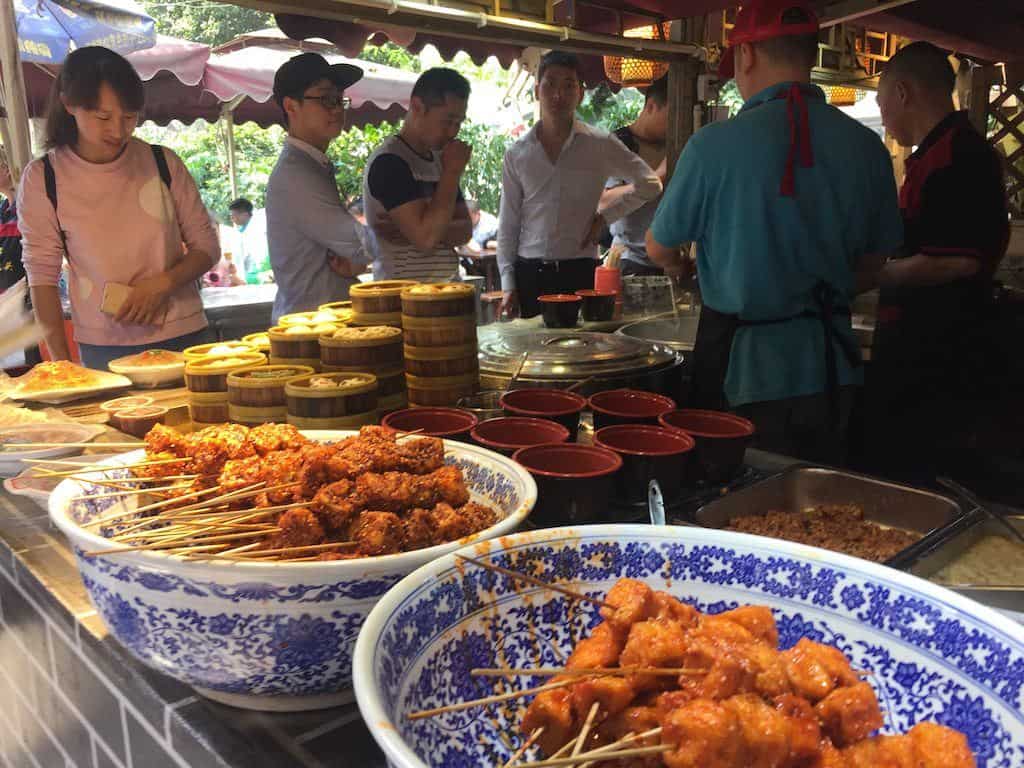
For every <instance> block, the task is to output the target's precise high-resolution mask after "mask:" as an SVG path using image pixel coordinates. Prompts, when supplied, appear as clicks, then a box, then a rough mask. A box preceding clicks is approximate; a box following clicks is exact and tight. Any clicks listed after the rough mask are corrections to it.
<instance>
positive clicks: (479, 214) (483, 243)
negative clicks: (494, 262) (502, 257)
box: [466, 200, 498, 251]
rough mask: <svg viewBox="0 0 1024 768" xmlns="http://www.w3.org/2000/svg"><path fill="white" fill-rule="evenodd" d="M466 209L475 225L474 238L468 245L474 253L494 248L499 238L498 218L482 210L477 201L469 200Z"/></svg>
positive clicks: (471, 238) (470, 239)
mask: <svg viewBox="0 0 1024 768" xmlns="http://www.w3.org/2000/svg"><path fill="white" fill-rule="evenodd" d="M466 209H467V210H468V211H469V220H470V221H471V222H472V224H473V236H472V237H470V238H469V242H468V243H466V245H467V246H468V247H469V248H471V249H472V250H474V251H482V250H483V249H484V248H493V247H494V246H495V245H496V244H497V243H496V240H497V237H498V217H497V216H495V215H494V214H493V213H488V212H487V211H485V210H482V209H481V208H480V204H479V203H478V202H477V201H476V200H467V201H466Z"/></svg>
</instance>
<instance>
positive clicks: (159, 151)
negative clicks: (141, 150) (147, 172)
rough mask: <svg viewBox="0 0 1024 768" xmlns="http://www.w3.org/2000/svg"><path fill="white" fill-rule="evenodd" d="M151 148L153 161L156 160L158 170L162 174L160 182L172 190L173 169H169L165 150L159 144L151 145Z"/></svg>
mask: <svg viewBox="0 0 1024 768" xmlns="http://www.w3.org/2000/svg"><path fill="white" fill-rule="evenodd" d="M149 148H150V149H151V150H153V159H154V160H156V169H157V172H158V173H159V174H160V181H162V182H163V183H164V186H165V187H167V189H168V190H170V188H171V169H170V168H168V167H167V156H166V155H165V154H164V148H163V147H161V146H160V145H159V144H150V145H149Z"/></svg>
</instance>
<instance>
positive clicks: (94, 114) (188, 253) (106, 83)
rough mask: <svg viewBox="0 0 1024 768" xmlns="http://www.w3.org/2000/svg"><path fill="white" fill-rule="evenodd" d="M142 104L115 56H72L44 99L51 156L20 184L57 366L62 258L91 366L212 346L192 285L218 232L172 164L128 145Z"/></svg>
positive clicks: (167, 157)
mask: <svg viewBox="0 0 1024 768" xmlns="http://www.w3.org/2000/svg"><path fill="white" fill-rule="evenodd" d="M144 94H145V92H144V90H143V86H142V81H141V80H140V79H139V76H138V74H137V73H136V72H135V69H134V68H133V67H132V65H131V64H130V63H128V61H127V60H125V59H124V58H123V57H122V56H120V55H118V54H117V53H114V52H113V51H111V50H108V49H106V48H101V47H98V46H88V47H84V48H79V49H77V50H75V51H73V52H72V53H71V54H70V55H69V56H68V57H67V59H66V60H65V62H64V66H63V67H62V68H61V71H60V74H59V75H58V76H57V79H56V81H55V82H54V85H53V90H52V92H51V96H50V104H49V107H48V110H47V116H46V149H47V153H46V154H45V155H44V156H43V157H41V158H39V159H36V160H34V161H32V162H31V163H29V165H28V167H27V168H26V169H25V171H24V173H23V174H22V178H21V186H20V189H19V191H18V211H19V215H20V218H19V224H20V227H21V232H22V244H23V249H24V250H23V258H24V262H25V271H26V273H27V275H28V283H29V286H30V288H31V295H32V306H33V308H34V310H35V314H36V318H37V320H38V321H39V324H40V325H41V326H42V327H43V330H44V333H45V339H46V346H47V348H48V349H49V353H50V356H51V357H52V358H53V359H54V360H67V359H69V352H68V341H67V337H66V335H65V331H64V313H63V310H62V309H61V302H60V297H59V294H58V288H57V283H58V279H59V278H60V272H61V262H62V261H63V260H64V259H65V258H66V259H67V263H68V267H69V272H68V274H69V281H68V282H69V290H70V298H71V319H72V323H73V325H74V328H75V340H76V341H77V342H78V347H79V350H80V353H81V356H82V362H83V363H84V364H85V365H87V366H89V367H90V368H97V369H104V368H106V365H107V363H108V362H109V361H110V360H112V359H114V358H116V357H121V356H122V355H128V354H134V353H135V352H139V351H142V350H145V349H151V348H154V347H160V348H164V349H171V350H181V349H184V348H185V347H188V346H191V345H193V344H200V343H203V342H206V341H210V340H212V338H213V336H212V333H210V332H209V330H208V329H207V322H206V315H205V314H204V312H203V304H202V301H201V300H200V297H199V289H198V284H197V278H199V277H200V276H201V275H202V274H203V273H204V272H206V271H207V270H208V269H210V267H211V266H212V265H213V264H216V263H217V261H218V260H219V259H220V247H219V245H218V243H217V233H216V231H215V230H214V228H213V227H212V226H211V224H210V219H209V217H208V216H207V214H206V209H205V208H204V207H203V202H202V200H201V199H200V197H199V190H198V188H197V187H196V183H195V181H194V180H193V179H192V177H191V176H190V175H189V172H188V170H187V169H186V168H185V165H184V163H182V162H181V160H180V159H179V158H178V156H177V155H176V154H174V153H173V152H171V151H170V150H168V149H166V148H164V147H157V146H150V145H149V144H147V143H145V142H144V141H141V140H139V139H136V138H134V137H133V136H132V133H133V132H134V131H135V128H136V126H137V125H138V123H139V116H140V114H141V111H142V107H143V102H144ZM48 177H49V178H48ZM48 181H49V183H48ZM105 295H106V296H107V297H108V299H109V301H108V302H107V303H106V304H105V303H104V296H105ZM105 310H106V311H105Z"/></svg>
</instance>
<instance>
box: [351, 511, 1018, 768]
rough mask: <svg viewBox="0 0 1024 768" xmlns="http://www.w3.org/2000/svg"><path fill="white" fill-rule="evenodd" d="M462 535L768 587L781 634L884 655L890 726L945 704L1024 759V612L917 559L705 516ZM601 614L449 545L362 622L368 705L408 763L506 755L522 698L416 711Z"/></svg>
mask: <svg viewBox="0 0 1024 768" xmlns="http://www.w3.org/2000/svg"><path fill="white" fill-rule="evenodd" d="M464 551H465V553H466V554H467V555H470V556H472V557H475V558H478V559H481V558H482V559H486V560H489V561H490V562H492V563H495V564H497V565H501V566H504V567H506V568H511V569H514V570H517V571H522V572H525V573H528V574H530V575H532V576H535V577H537V578H540V579H542V580H544V581H547V582H557V583H561V584H563V585H564V586H568V587H570V588H572V589H575V590H578V591H583V592H586V593H588V594H590V595H592V596H595V597H598V596H603V595H604V593H605V592H606V591H607V590H608V589H609V588H610V587H611V586H612V585H613V584H614V583H615V581H616V580H617V579H619V578H621V577H626V576H628V577H631V578H635V579H641V580H643V581H645V582H647V583H648V584H650V585H651V586H652V587H654V588H657V589H664V590H668V591H669V592H671V593H672V594H673V595H675V596H676V597H678V598H680V599H681V600H684V601H686V602H689V603H692V604H693V605H694V606H696V607H697V608H699V609H700V610H702V611H706V612H709V613H717V612H720V611H723V610H727V609H730V608H733V607H735V606H737V605H739V604H763V605H769V606H771V607H772V609H773V611H774V613H775V618H776V620H777V623H778V628H779V635H780V645H781V646H782V647H789V646H791V645H793V644H794V643H795V642H796V641H797V640H798V639H799V638H800V637H809V638H812V639H814V640H817V641H819V642H824V643H829V644H832V645H835V646H837V647H839V648H840V649H841V650H842V651H843V652H844V653H845V654H846V655H847V656H849V657H850V658H851V659H852V660H853V665H854V667H855V668H859V669H866V670H871V671H872V672H873V673H874V674H873V675H872V676H871V677H870V678H869V680H870V682H871V683H872V684H873V685H874V687H875V689H876V691H877V693H878V697H879V700H880V702H881V706H882V709H883V710H884V711H885V716H886V719H887V723H886V730H887V731H891V732H904V731H906V730H907V729H909V728H910V726H912V725H913V724H914V723H916V722H918V721H921V720H931V721H935V722H939V723H942V724H945V725H947V726H950V727H952V728H956V729H959V730H961V731H963V732H964V733H966V734H967V737H968V739H969V741H970V744H971V748H972V749H973V750H974V752H975V754H976V756H977V758H978V765H979V766H980V768H1019V766H1021V765H1024V627H1021V626H1020V625H1018V624H1015V623H1014V622H1012V621H1011V620H1009V619H1007V618H1005V617H1003V616H1001V615H999V614H997V613H996V612H994V611H992V610H990V609H988V608H985V607H984V606H981V605H979V604H977V603H975V602H973V601H971V600H968V599H966V598H964V597H961V596H959V595H957V594H954V593H953V592H949V591H947V590H945V589H942V588H939V587H936V586H934V585H932V584H929V583H928V582H925V581H922V580H920V579H917V578H914V577H913V576H908V575H906V574H904V573H901V572H899V571H894V570H891V569H889V568H886V567H884V566H880V565H875V564H873V563H870V562H867V561H864V560H858V559H855V558H852V557H846V556H843V555H838V554H835V553H832V552H826V551H824V550H820V549H816V548H813V547H807V546H803V545H800V544H791V543H789V542H784V541H777V540H774V539H767V538H762V537H759V536H750V535H747V534H739V533H731V532H727V531H718V530H710V529H702V528H682V527H658V528H653V527H649V526H642V525H598V526H585V527H579V528H561V529H552V530H541V531H533V532H528V533H521V534H517V535H514V536H508V537H505V538H502V539H500V540H492V541H490V542H486V543H482V544H478V545H477V546H475V547H472V548H470V549H469V550H464ZM597 621H599V616H598V614H597V608H596V607H594V606H592V605H582V604H580V603H575V602H573V601H572V600H571V599H569V598H566V597H563V596H562V595H560V594H557V593H555V592H552V591H551V590H547V589H544V588H542V587H532V586H529V585H525V584H522V583H515V584H513V583H512V582H511V581H510V580H509V579H508V578H506V577H504V576H496V575H495V574H494V573H493V572H491V571H487V570H484V569H483V568H480V567H479V566H476V565H473V564H470V563H465V562H460V563H457V562H456V559H455V557H454V555H447V556H446V557H443V558H441V559H439V560H435V561H434V562H432V563H430V564H428V565H425V566H423V567H422V568H420V569H419V570H418V571H416V572H415V573H412V574H410V575H409V576H408V577H406V578H405V579H403V580H402V581H401V582H399V583H398V585H397V586H395V587H394V588H393V589H392V590H391V591H390V592H388V594H387V595H385V597H384V599H383V600H381V601H380V602H379V603H378V604H377V606H376V607H375V608H374V609H373V611H372V612H371V613H370V616H369V618H367V620H366V622H365V623H364V624H363V629H362V631H361V632H360V635H359V640H358V642H357V643H356V650H355V669H356V675H355V692H356V699H357V700H358V702H359V708H360V710H361V711H362V714H363V717H364V718H365V720H366V722H367V724H368V725H369V726H370V729H371V731H372V732H373V734H374V737H375V738H376V739H377V742H378V744H380V746H381V748H382V749H383V750H384V752H385V753H386V755H387V758H388V760H389V762H390V764H391V765H392V766H395V767H396V768H424V766H427V765H431V766H451V767H452V768H455V767H456V766H458V767H459V768H462V767H463V766H466V767H468V766H481V765H503V764H504V763H505V761H506V760H508V758H509V757H510V756H511V754H512V752H513V751H514V750H515V746H516V745H517V744H519V743H521V739H519V737H518V728H517V723H518V721H519V718H520V717H521V715H522V712H523V709H524V707H525V702H524V701H523V700H515V701H511V702H507V703H504V704H497V705H491V706H489V707H484V708H474V709H470V710H465V711H462V712H454V713H447V714H445V715H441V716H436V717H431V718H426V719H421V720H416V721H410V720H408V719H407V717H406V716H407V715H408V714H409V713H411V712H414V711H418V710H423V709H429V708H433V707H439V706H444V705H447V704H453V703H457V702H460V701H467V700H471V699H476V698H480V697H483V696H487V695H490V694H491V693H495V692H497V690H498V689H496V688H495V687H494V681H493V680H490V679H487V678H473V677H470V675H469V672H470V670H471V669H473V668H476V667H499V666H509V667H535V666H562V665H564V659H565V657H566V656H568V654H569V651H570V650H571V648H572V647H573V644H574V642H575V641H574V638H575V639H576V640H578V639H579V638H580V637H581V634H582V633H583V632H586V631H587V630H588V628H589V627H591V626H593V625H594V624H595V623H596V622H597ZM544 682H547V680H546V679H540V678H533V679H531V678H519V679H517V680H516V681H513V682H512V683H511V685H513V686H516V687H524V688H525V687H528V686H532V685H541V684H543V683H544ZM500 690H501V691H506V690H511V688H501V689H500ZM524 759H525V758H524Z"/></svg>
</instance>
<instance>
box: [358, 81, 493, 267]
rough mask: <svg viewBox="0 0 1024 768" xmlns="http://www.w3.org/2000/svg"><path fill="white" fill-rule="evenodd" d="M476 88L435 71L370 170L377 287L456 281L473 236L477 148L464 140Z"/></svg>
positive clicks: (368, 200)
mask: <svg viewBox="0 0 1024 768" xmlns="http://www.w3.org/2000/svg"><path fill="white" fill-rule="evenodd" d="M468 102H469V81H468V80H466V78H464V77H463V76H462V75H460V74H459V73H458V72H456V71H455V70H453V69H444V68H435V69H428V70H427V71H426V72H424V73H423V74H422V75H420V76H419V79H418V80H417V81H416V84H415V85H414V86H413V89H412V98H411V100H410V104H409V112H408V113H407V114H406V116H405V121H404V122H403V123H402V130H401V131H400V132H399V133H397V134H395V135H393V136H389V137H388V138H386V139H385V140H384V141H383V143H382V144H381V145H380V146H379V147H377V149H376V150H375V151H374V153H373V154H372V155H370V159H369V160H368V161H367V163H366V172H365V175H364V179H363V203H364V206H365V210H366V220H367V222H368V225H369V230H370V233H371V237H370V242H371V243H372V248H373V252H374V262H373V278H374V280H386V279H392V278H394V279H404V280H419V281H422V282H443V281H446V280H452V279H455V278H456V276H457V275H458V271H459V261H458V257H457V256H456V254H455V250H454V248H455V246H458V245H463V244H465V242H466V241H467V240H469V238H470V235H472V233H473V228H472V225H471V224H470V218H469V211H468V210H467V209H466V203H465V199H464V198H463V196H462V190H461V189H459V180H460V178H461V177H462V172H463V171H464V170H465V169H466V164H467V163H469V157H470V153H471V151H472V150H471V149H470V147H469V145H468V144H466V143H465V142H462V141H459V140H458V139H457V138H456V137H457V136H458V135H459V130H460V129H461V127H462V122H463V121H464V120H465V119H466V106H467V104H468Z"/></svg>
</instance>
